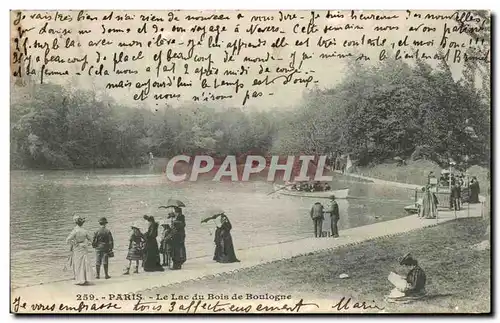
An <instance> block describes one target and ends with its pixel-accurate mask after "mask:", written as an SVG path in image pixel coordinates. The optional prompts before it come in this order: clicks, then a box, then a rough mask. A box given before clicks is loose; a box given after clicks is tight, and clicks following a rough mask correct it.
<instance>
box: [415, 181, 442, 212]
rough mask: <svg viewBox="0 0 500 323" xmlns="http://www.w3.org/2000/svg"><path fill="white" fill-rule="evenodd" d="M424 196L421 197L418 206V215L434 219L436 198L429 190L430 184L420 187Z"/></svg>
mask: <svg viewBox="0 0 500 323" xmlns="http://www.w3.org/2000/svg"><path fill="white" fill-rule="evenodd" d="M422 191H423V192H424V196H423V198H422V207H421V208H420V213H419V217H421V218H425V219H435V218H436V217H437V212H438V211H437V204H438V201H437V198H436V196H435V195H434V193H432V192H431V190H430V185H428V186H426V187H422Z"/></svg>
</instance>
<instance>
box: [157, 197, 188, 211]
mask: <svg viewBox="0 0 500 323" xmlns="http://www.w3.org/2000/svg"><path fill="white" fill-rule="evenodd" d="M169 207H186V204H184V202H182V201H180V200H176V199H168V201H167V205H166V206H164V205H162V206H160V207H158V208H159V209H167V208H169Z"/></svg>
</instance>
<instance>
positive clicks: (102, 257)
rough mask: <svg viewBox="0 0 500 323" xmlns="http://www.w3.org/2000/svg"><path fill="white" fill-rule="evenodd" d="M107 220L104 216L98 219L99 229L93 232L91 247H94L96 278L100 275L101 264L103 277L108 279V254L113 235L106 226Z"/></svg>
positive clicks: (111, 246)
mask: <svg viewBox="0 0 500 323" xmlns="http://www.w3.org/2000/svg"><path fill="white" fill-rule="evenodd" d="M106 224H108V220H107V219H106V218H104V217H103V218H100V219H99V225H100V226H101V227H100V228H99V230H97V231H96V232H95V233H94V239H93V240H92V247H94V249H95V257H96V258H95V271H96V276H95V278H96V279H99V278H100V277H101V265H102V266H103V267H104V278H106V279H109V278H111V276H109V271H108V270H109V255H110V253H112V252H113V235H112V234H111V231H109V229H108V228H106Z"/></svg>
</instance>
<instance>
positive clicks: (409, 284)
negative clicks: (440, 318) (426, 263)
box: [388, 253, 427, 302]
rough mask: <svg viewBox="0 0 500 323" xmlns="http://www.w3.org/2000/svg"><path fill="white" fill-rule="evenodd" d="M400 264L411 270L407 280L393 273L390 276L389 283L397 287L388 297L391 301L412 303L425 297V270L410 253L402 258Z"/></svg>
mask: <svg viewBox="0 0 500 323" xmlns="http://www.w3.org/2000/svg"><path fill="white" fill-rule="evenodd" d="M399 264H400V265H401V266H405V267H407V268H410V271H409V272H408V274H407V275H406V278H405V277H403V276H400V275H397V274H395V273H393V272H391V274H390V275H389V278H388V279H389V281H390V282H391V283H392V284H393V285H394V286H395V288H394V289H393V291H392V292H391V294H390V295H389V296H388V300H389V301H403V302H404V301H411V300H414V299H417V298H419V297H422V296H424V295H425V293H426V291H425V283H426V280H427V277H426V275H425V272H424V270H423V269H422V268H421V267H420V266H419V265H418V262H417V260H416V259H414V258H413V257H412V256H411V254H410V253H407V254H406V255H404V256H403V257H401V258H400V260H399Z"/></svg>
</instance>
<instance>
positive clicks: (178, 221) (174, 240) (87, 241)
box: [66, 206, 239, 285]
mask: <svg viewBox="0 0 500 323" xmlns="http://www.w3.org/2000/svg"><path fill="white" fill-rule="evenodd" d="M217 216H220V226H217V229H216V231H215V238H214V243H215V251H214V257H213V260H215V261H217V262H219V263H231V262H239V260H238V258H237V257H236V254H235V251H234V246H233V241H232V236H231V229H232V225H231V222H230V221H229V218H228V217H227V216H226V215H225V214H224V213H221V214H218V215H217ZM143 218H144V220H146V221H147V223H148V229H147V231H146V232H144V233H142V232H141V230H140V228H139V225H136V224H134V225H132V226H131V230H132V232H131V235H130V238H129V244H128V253H127V256H126V259H127V260H128V261H129V263H128V266H127V267H126V268H125V271H124V273H123V274H124V275H129V274H130V270H131V267H132V264H133V263H135V267H134V271H133V273H138V272H139V265H140V263H141V262H142V268H143V270H144V271H145V272H154V271H164V270H165V267H166V268H169V269H171V270H179V269H181V268H182V265H183V264H184V263H185V262H186V259H187V255H186V246H185V239H186V232H185V227H186V220H185V216H184V214H183V212H182V208H181V207H178V206H174V207H173V212H171V213H169V215H168V217H167V219H171V223H170V224H161V226H162V227H163V232H162V235H161V240H160V243H158V241H157V237H158V231H159V227H160V224H159V223H158V222H157V221H156V220H155V218H154V217H153V216H148V215H144V217H143ZM73 220H74V222H75V224H76V226H75V228H74V229H73V230H72V231H71V233H70V234H69V235H68V237H67V239H66V242H67V243H68V244H70V246H71V248H70V251H71V255H70V257H69V258H68V263H67V264H66V268H71V269H72V271H73V274H74V278H75V283H76V284H77V285H86V284H88V283H89V282H90V281H91V280H92V269H91V266H90V260H89V256H88V253H89V250H88V247H89V245H92V247H93V248H94V249H95V255H96V262H95V268H96V272H95V278H96V279H100V278H101V267H102V268H103V270H104V278H105V279H109V278H111V276H110V275H109V259H110V258H112V257H114V251H113V250H114V240H113V235H112V233H111V231H110V230H109V229H108V228H107V227H106V225H107V224H108V221H107V219H106V218H104V217H103V218H100V219H99V221H98V222H99V225H100V228H99V229H98V230H97V231H95V233H94V236H93V237H91V236H90V234H89V233H88V231H87V230H85V229H84V228H83V224H84V223H85V218H84V217H82V216H80V215H75V216H74V217H73ZM160 256H162V257H160Z"/></svg>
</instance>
